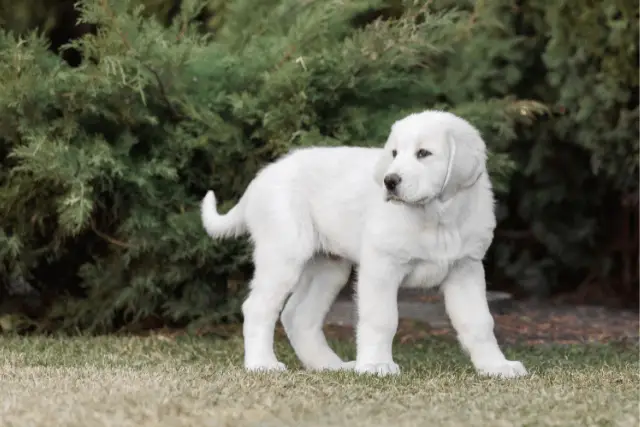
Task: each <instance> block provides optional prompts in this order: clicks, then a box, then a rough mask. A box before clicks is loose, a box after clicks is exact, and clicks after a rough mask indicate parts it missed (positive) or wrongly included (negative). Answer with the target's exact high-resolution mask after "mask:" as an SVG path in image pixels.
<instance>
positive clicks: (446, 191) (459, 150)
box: [440, 132, 486, 202]
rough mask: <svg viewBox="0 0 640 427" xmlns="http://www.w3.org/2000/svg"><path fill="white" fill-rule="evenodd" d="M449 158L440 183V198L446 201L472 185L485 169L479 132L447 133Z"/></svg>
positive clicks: (482, 144)
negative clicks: (444, 174)
mask: <svg viewBox="0 0 640 427" xmlns="http://www.w3.org/2000/svg"><path fill="white" fill-rule="evenodd" d="M447 146H448V152H449V159H448V163H447V173H446V176H445V179H444V181H443V183H442V190H441V191H440V200H441V201H443V202H446V201H447V200H449V199H451V198H452V197H453V196H455V194H456V193H457V192H458V191H460V190H462V189H464V188H467V187H470V186H472V185H473V184H475V183H476V181H477V180H478V179H479V178H480V175H481V174H482V173H483V172H484V171H485V170H486V165H485V162H486V153H485V144H484V141H483V140H482V138H481V137H480V135H479V134H477V133H475V134H469V133H467V134H464V135H454V134H453V133H452V132H449V133H448V134H447Z"/></svg>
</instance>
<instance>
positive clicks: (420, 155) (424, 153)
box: [416, 149, 431, 159]
mask: <svg viewBox="0 0 640 427" xmlns="http://www.w3.org/2000/svg"><path fill="white" fill-rule="evenodd" d="M430 155H431V151H429V150H425V149H420V150H418V151H417V152H416V157H417V158H419V159H424V158H425V157H428V156H430Z"/></svg>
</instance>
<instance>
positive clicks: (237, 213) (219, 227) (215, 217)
mask: <svg viewBox="0 0 640 427" xmlns="http://www.w3.org/2000/svg"><path fill="white" fill-rule="evenodd" d="M217 204H218V203H217V201H216V195H215V194H214V192H213V191H211V190H210V191H208V192H207V194H206V196H204V199H203V200H202V204H201V206H200V218H201V219H202V225H203V226H204V229H205V230H206V232H207V234H209V236H211V237H213V238H224V237H237V236H240V235H242V234H244V233H245V232H246V231H247V227H246V224H245V222H244V218H243V217H242V213H243V212H242V208H243V204H242V200H240V202H238V204H237V205H235V206H234V207H233V208H232V209H231V210H230V211H229V212H227V213H226V214H224V215H220V214H219V213H218V208H217Z"/></svg>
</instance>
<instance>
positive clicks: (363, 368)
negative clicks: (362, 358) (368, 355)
mask: <svg viewBox="0 0 640 427" xmlns="http://www.w3.org/2000/svg"><path fill="white" fill-rule="evenodd" d="M354 370H355V371H356V372H357V373H359V374H373V375H378V376H381V377H384V376H387V375H398V374H400V367H399V366H398V365H397V364H396V363H394V362H386V363H356V364H355V368H354Z"/></svg>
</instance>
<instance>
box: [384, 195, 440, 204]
mask: <svg viewBox="0 0 640 427" xmlns="http://www.w3.org/2000/svg"><path fill="white" fill-rule="evenodd" d="M432 199H433V197H429V196H427V197H423V198H421V199H418V200H405V199H403V198H401V197H400V196H398V195H397V194H395V193H391V192H387V193H386V196H385V201H387V202H391V203H401V204H404V205H410V206H421V205H426V204H427V203H429V202H430V201H431V200H432Z"/></svg>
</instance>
